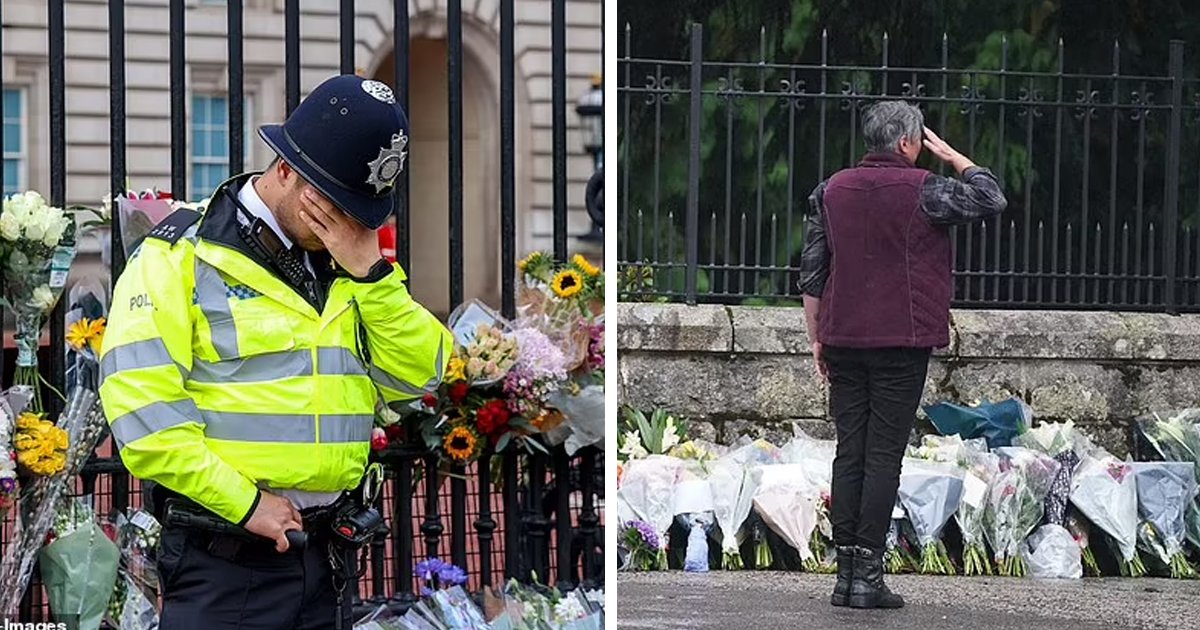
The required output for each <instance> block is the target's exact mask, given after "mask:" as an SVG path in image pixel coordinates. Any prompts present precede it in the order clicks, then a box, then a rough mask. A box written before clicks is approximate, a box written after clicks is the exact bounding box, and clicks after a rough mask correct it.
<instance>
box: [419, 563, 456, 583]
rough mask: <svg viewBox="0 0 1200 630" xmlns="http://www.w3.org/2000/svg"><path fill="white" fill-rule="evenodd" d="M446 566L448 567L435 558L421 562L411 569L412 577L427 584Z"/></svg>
mask: <svg viewBox="0 0 1200 630" xmlns="http://www.w3.org/2000/svg"><path fill="white" fill-rule="evenodd" d="M447 566H450V565H447V564H446V563H445V562H442V561H441V560H438V559H437V558H429V559H428V560H422V561H420V562H418V563H417V566H416V567H415V568H413V576H415V577H417V578H420V579H422V580H425V581H426V582H428V581H430V580H432V579H433V578H434V576H436V575H438V573H439V572H440V571H441V570H442V569H443V568H445V567H447Z"/></svg>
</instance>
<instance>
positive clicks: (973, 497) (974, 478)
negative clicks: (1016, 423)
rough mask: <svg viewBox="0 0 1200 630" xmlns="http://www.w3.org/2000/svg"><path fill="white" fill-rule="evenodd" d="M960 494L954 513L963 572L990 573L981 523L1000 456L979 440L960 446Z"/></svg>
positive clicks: (984, 532) (971, 573)
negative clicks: (961, 476)
mask: <svg viewBox="0 0 1200 630" xmlns="http://www.w3.org/2000/svg"><path fill="white" fill-rule="evenodd" d="M961 453H962V457H963V463H964V464H965V465H966V471H965V473H964V475H963V497H962V503H960V504H959V506H958V512H956V513H955V514H954V518H955V520H956V521H957V522H958V528H959V530H961V531H962V539H963V556H962V559H963V575H992V563H991V560H989V559H988V558H989V556H988V553H987V545H986V543H985V542H984V540H985V538H986V536H987V534H986V530H987V527H986V526H985V525H984V519H983V516H984V513H985V511H986V506H987V499H988V494H989V493H988V489H989V488H990V487H991V483H992V480H993V479H995V477H996V476H997V475H998V474H999V473H1000V458H999V456H998V455H996V454H995V453H989V452H988V450H987V443H986V442H984V441H983V440H982V439H978V440H970V441H968V442H965V443H964V444H963V446H962V450H961Z"/></svg>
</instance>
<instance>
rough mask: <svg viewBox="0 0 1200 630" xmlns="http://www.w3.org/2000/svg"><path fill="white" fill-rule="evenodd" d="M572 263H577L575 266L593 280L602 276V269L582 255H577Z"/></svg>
mask: <svg viewBox="0 0 1200 630" xmlns="http://www.w3.org/2000/svg"><path fill="white" fill-rule="evenodd" d="M571 262H573V263H575V266H576V267H578V268H579V270H580V271H582V272H583V273H584V274H585V275H588V276H590V277H593V278H595V277H596V276H598V275H600V268H599V267H596V266H595V265H593V264H592V263H590V262H588V259H586V258H584V257H583V255H582V254H575V257H574V258H572V259H571Z"/></svg>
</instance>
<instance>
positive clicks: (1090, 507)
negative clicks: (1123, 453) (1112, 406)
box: [1071, 451, 1146, 577]
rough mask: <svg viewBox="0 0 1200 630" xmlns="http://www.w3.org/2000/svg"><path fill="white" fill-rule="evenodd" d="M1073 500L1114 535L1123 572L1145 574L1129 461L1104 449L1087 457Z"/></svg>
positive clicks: (1074, 483) (1077, 472)
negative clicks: (1139, 547) (1138, 541)
mask: <svg viewBox="0 0 1200 630" xmlns="http://www.w3.org/2000/svg"><path fill="white" fill-rule="evenodd" d="M1071 503H1072V504H1073V505H1074V506H1075V507H1076V508H1078V509H1079V511H1080V512H1081V513H1083V515H1084V516H1086V517H1087V518H1088V520H1090V521H1091V522H1092V523H1093V524H1094V525H1095V526H1096V527H1098V528H1100V529H1101V530H1102V531H1104V533H1106V534H1108V535H1109V536H1110V537H1111V539H1112V541H1113V543H1114V544H1115V545H1116V547H1117V550H1118V552H1119V554H1120V558H1118V560H1119V562H1120V565H1121V574H1122V575H1127V576H1133V577H1139V576H1142V575H1145V573H1146V567H1145V566H1144V565H1143V564H1142V561H1141V559H1140V558H1138V554H1137V526H1138V513H1137V480H1136V478H1135V475H1134V474H1133V468H1132V467H1131V466H1130V465H1129V464H1128V463H1126V462H1122V461H1120V460H1118V459H1117V458H1115V457H1113V456H1112V455H1109V454H1108V453H1104V452H1103V451H1098V452H1096V453H1094V454H1093V455H1089V456H1087V457H1085V458H1084V459H1083V461H1082V462H1080V464H1079V467H1078V468H1077V469H1076V470H1075V477H1074V479H1073V480H1072V487H1071Z"/></svg>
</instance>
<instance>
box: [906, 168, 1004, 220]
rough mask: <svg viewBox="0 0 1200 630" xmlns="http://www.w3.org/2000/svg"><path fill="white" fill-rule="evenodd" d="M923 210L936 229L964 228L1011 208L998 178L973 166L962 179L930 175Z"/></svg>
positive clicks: (924, 188) (922, 194)
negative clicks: (941, 226) (948, 226)
mask: <svg viewBox="0 0 1200 630" xmlns="http://www.w3.org/2000/svg"><path fill="white" fill-rule="evenodd" d="M921 206H922V208H923V209H924V210H925V215H926V216H927V217H929V221H930V222H931V223H933V224H934V225H961V224H965V223H974V222H975V221H980V220H983V219H987V218H990V217H994V216H996V215H998V214H1000V213H1001V212H1004V208H1005V207H1007V206H1008V201H1007V200H1006V199H1005V198H1004V191H1002V190H1000V183H999V182H998V181H996V176H995V175H994V174H993V173H992V172H991V171H989V170H988V169H986V168H981V167H978V166H972V167H971V168H968V169H967V170H966V171H964V172H963V174H962V179H955V178H953V177H943V176H941V175H930V176H928V177H926V178H925V185H924V187H923V188H922V189H921Z"/></svg>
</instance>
